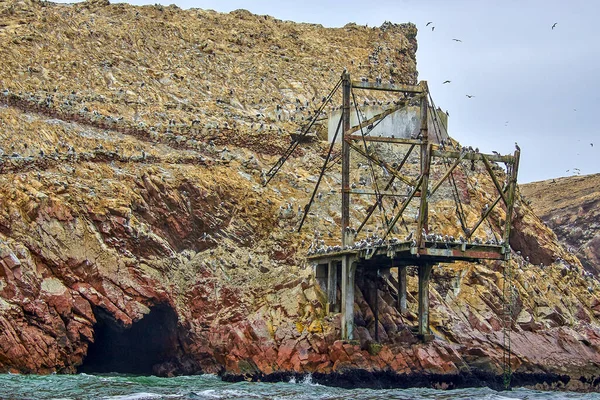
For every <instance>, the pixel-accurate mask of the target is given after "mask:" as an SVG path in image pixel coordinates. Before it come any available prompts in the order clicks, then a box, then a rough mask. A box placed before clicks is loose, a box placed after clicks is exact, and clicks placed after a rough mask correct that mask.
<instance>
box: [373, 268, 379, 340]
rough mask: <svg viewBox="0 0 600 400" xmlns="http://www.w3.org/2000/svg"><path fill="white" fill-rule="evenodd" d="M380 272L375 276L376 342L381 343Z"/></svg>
mask: <svg viewBox="0 0 600 400" xmlns="http://www.w3.org/2000/svg"><path fill="white" fill-rule="evenodd" d="M378 289H379V270H377V275H376V276H375V305H374V307H375V313H374V314H375V341H376V342H379V293H378Z"/></svg>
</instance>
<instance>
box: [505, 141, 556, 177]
mask: <svg viewBox="0 0 600 400" xmlns="http://www.w3.org/2000/svg"><path fill="white" fill-rule="evenodd" d="M515 148H516V149H517V150H519V151H521V148H520V147H519V145H518V144H517V142H515ZM567 172H568V171H567Z"/></svg>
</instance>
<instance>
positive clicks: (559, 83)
mask: <svg viewBox="0 0 600 400" xmlns="http://www.w3.org/2000/svg"><path fill="white" fill-rule="evenodd" d="M69 2H72V1H69ZM130 3H132V4H154V3H156V0H153V1H130ZM160 3H161V4H164V5H168V4H172V3H175V4H177V5H178V6H179V7H181V8H190V7H194V8H204V9H213V10H217V11H221V12H229V11H232V10H236V9H238V8H244V9H247V10H249V11H251V12H253V13H255V14H269V15H272V16H274V17H276V18H279V19H283V20H292V21H297V22H312V23H319V24H322V25H324V26H328V27H339V26H343V25H345V24H346V23H348V22H355V23H357V24H368V25H369V26H374V25H375V26H379V25H381V24H382V23H383V22H384V21H386V20H389V21H392V22H395V23H402V22H413V23H415V24H416V25H417V27H418V28H419V34H418V36H417V40H418V45H419V50H418V52H417V68H418V70H419V79H421V80H427V81H428V83H429V88H430V90H431V93H432V97H433V100H434V101H435V103H436V105H438V106H440V107H441V108H443V109H445V110H448V112H449V113H450V122H449V133H450V135H451V136H452V137H454V138H456V139H457V140H459V141H460V142H461V143H462V144H463V145H471V146H473V147H479V148H480V150H481V151H485V152H491V151H492V150H496V151H499V152H500V153H503V154H505V153H512V152H513V151H514V143H515V142H518V143H519V146H520V147H521V150H522V153H521V168H520V170H519V182H521V183H525V182H531V181H536V180H543V179H549V178H555V177H560V176H569V175H573V174H577V173H581V174H582V175H583V174H592V173H598V172H600V140H598V137H599V136H598V132H599V129H598V122H597V120H598V118H597V117H596V112H598V111H599V110H598V108H599V106H600V77H599V74H600V33H599V32H598V30H600V28H599V27H598V22H597V19H598V18H600V1H596V0H587V1H585V0H569V1H566V0H564V1H561V0H536V1H526V0H522V1H517V0H500V1H485V0H453V1H448V0H379V1H376V2H368V1H356V0H345V1H336V0H318V1H317V0H308V1H298V0H296V1H287V0H279V1H270V0H254V1H239V0H237V1H236V0H206V1H203V0H196V1H188V0H178V1H166V2H160ZM368 4H370V5H368ZM429 21H432V22H433V23H432V24H430V25H429V26H426V24H427V22H429ZM554 23H556V26H555V28H554V29H552V25H553V24H554ZM432 26H435V30H434V31H432V30H431V27H432ZM455 38H456V39H460V40H462V42H457V41H453V40H452V39H455ZM445 80H450V81H451V83H448V84H442V82H444V81H445ZM467 94H469V95H473V96H474V97H473V98H470V99H469V98H467V97H466V95H467ZM596 141H598V143H596ZM592 143H593V146H592V145H591V144H592ZM577 169H578V170H577ZM579 171H580V172H579Z"/></svg>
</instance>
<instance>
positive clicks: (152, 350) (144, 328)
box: [78, 304, 177, 375]
mask: <svg viewBox="0 0 600 400" xmlns="http://www.w3.org/2000/svg"><path fill="white" fill-rule="evenodd" d="M94 315H95V316H96V321H97V322H96V324H95V325H94V338H95V340H94V343H91V344H90V346H89V347H88V353H87V356H86V357H85V359H84V360H83V364H82V365H81V366H80V367H79V369H78V372H85V373H110V372H116V373H123V374H135V375H151V374H153V372H154V368H153V367H154V366H156V365H159V364H161V363H164V362H166V361H168V360H170V359H172V358H173V356H174V355H175V353H176V350H177V333H176V328H177V314H176V313H175V311H174V310H173V309H172V308H171V307H169V306H168V305H164V304H160V305H157V306H155V307H153V308H152V309H151V310H150V312H149V313H148V314H146V315H145V316H144V317H143V318H142V319H141V320H139V321H137V322H134V323H133V324H132V325H131V327H129V328H123V327H122V326H121V325H119V324H118V323H117V322H116V321H115V320H114V318H112V317H111V316H110V315H108V313H107V312H106V311H104V310H103V309H101V308H96V309H95V310H94Z"/></svg>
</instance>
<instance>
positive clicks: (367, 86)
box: [352, 81, 423, 93]
mask: <svg viewBox="0 0 600 400" xmlns="http://www.w3.org/2000/svg"><path fill="white" fill-rule="evenodd" d="M352 87H353V88H354V89H364V90H383V91H386V92H402V93H423V88H422V86H421V85H407V84H404V83H375V82H362V81H352Z"/></svg>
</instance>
